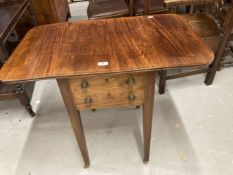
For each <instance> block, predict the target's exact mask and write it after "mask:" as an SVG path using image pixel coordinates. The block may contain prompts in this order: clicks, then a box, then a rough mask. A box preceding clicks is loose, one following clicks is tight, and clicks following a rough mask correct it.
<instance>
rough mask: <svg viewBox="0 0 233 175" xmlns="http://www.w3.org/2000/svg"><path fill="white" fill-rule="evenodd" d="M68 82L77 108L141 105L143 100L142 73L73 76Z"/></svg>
mask: <svg viewBox="0 0 233 175" xmlns="http://www.w3.org/2000/svg"><path fill="white" fill-rule="evenodd" d="M69 83H70V88H71V91H72V94H73V96H74V102H75V105H76V107H77V108H78V109H98V108H109V107H117V106H130V105H141V104H142V103H143V101H144V73H137V74H123V75H101V76H92V77H83V78H73V79H70V80H69Z"/></svg>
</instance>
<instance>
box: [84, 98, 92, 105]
mask: <svg viewBox="0 0 233 175" xmlns="http://www.w3.org/2000/svg"><path fill="white" fill-rule="evenodd" d="M84 101H85V103H86V104H91V103H92V98H91V97H86V98H85V100H84Z"/></svg>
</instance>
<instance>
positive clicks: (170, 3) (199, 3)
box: [164, 0, 224, 12]
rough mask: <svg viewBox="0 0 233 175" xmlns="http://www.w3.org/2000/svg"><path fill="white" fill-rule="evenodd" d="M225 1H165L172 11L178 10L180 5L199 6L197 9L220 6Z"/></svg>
mask: <svg viewBox="0 0 233 175" xmlns="http://www.w3.org/2000/svg"><path fill="white" fill-rule="evenodd" d="M223 1H224V0H164V3H165V7H167V8H169V9H170V11H171V12H176V8H177V7H180V6H188V7H194V6H198V9H197V10H200V9H203V8H207V7H213V6H219V5H221V4H222V3H223ZM197 10H195V11H197Z"/></svg>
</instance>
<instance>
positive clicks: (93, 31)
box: [0, 14, 214, 82]
mask: <svg viewBox="0 0 233 175" xmlns="http://www.w3.org/2000/svg"><path fill="white" fill-rule="evenodd" d="M213 58H214V54H213V52H212V51H211V50H210V49H209V48H208V46H207V45H206V44H205V43H204V42H203V41H202V39H201V38H200V37H199V36H197V34H196V33H195V32H194V31H193V30H192V28H191V27H190V26H189V24H188V23H186V22H185V21H184V20H183V19H182V17H180V16H179V15H175V14H163V15H156V16H153V17H151V16H150V17H149V18H148V17H147V16H139V17H126V18H117V19H101V20H91V21H79V22H74V23H72V22H67V23H61V24H51V25H45V26H39V27H36V28H34V29H32V30H31V31H30V32H29V33H28V34H27V35H26V36H25V37H24V39H23V40H22V42H21V43H20V44H19V46H18V47H17V48H16V50H15V51H14V53H13V54H12V55H11V57H10V59H9V60H8V61H7V63H6V64H5V66H3V68H2V69H1V71H0V80H2V81H5V82H18V81H28V80H37V79H47V78H61V77H69V76H81V75H96V74H107V73H124V72H134V71H135V72H145V71H154V70H158V69H162V68H175V67H186V66H197V65H206V64H209V63H211V62H212V60H213ZM101 61H107V62H108V66H98V62H101Z"/></svg>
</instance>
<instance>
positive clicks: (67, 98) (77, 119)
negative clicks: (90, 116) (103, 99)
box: [57, 79, 90, 168]
mask: <svg viewBox="0 0 233 175" xmlns="http://www.w3.org/2000/svg"><path fill="white" fill-rule="evenodd" d="M57 82H58V85H59V88H60V91H61V94H62V97H63V100H64V103H65V106H66V109H67V112H68V114H69V117H70V121H71V125H72V127H73V130H74V134H75V136H76V139H77V141H78V144H79V148H80V151H81V153H82V156H83V159H84V162H85V166H84V167H85V168H88V167H89V166H90V159H89V155H88V150H87V145H86V139H85V135H84V131H83V126H82V122H81V116H80V112H79V111H78V110H77V109H76V107H75V105H74V101H73V95H72V93H71V90H70V86H69V82H68V79H57Z"/></svg>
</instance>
